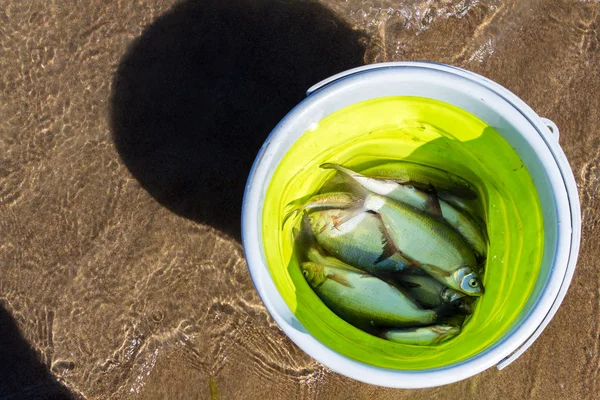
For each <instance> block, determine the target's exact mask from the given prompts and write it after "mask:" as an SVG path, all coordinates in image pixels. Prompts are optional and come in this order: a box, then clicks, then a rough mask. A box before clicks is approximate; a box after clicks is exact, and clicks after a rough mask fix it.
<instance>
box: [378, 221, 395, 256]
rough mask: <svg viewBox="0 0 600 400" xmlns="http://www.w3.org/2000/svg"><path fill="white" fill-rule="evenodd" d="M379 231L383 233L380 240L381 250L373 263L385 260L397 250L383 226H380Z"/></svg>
mask: <svg viewBox="0 0 600 400" xmlns="http://www.w3.org/2000/svg"><path fill="white" fill-rule="evenodd" d="M381 233H383V237H382V241H381V244H382V245H383V251H382V252H381V255H380V256H379V257H377V260H375V264H379V263H380V262H382V261H383V260H386V259H388V258H390V257H391V256H393V255H394V254H396V253H398V252H399V251H398V249H397V248H396V245H395V244H394V242H393V241H392V239H391V238H390V237H389V235H388V233H387V229H385V227H384V226H381Z"/></svg>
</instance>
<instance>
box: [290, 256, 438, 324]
mask: <svg viewBox="0 0 600 400" xmlns="http://www.w3.org/2000/svg"><path fill="white" fill-rule="evenodd" d="M300 269H301V271H302V274H303V275H304V277H305V279H306V281H307V282H308V284H309V285H310V286H311V287H312V289H313V290H314V292H315V293H316V294H317V296H318V297H319V298H320V299H321V300H322V301H323V303H324V304H325V305H326V306H327V307H328V308H329V309H330V310H331V311H333V312H334V313H335V314H336V315H338V316H339V317H340V318H342V319H343V320H345V321H346V322H348V323H350V324H352V325H355V326H357V327H361V326H376V327H382V328H398V327H409V326H420V325H431V324H433V323H435V321H436V320H437V319H438V318H440V316H441V312H438V311H437V310H426V309H423V308H421V307H420V306H419V305H418V304H417V303H415V302H414V300H412V299H411V298H410V297H409V296H408V295H406V294H404V293H403V292H401V291H400V290H399V289H398V288H396V287H394V286H393V285H390V284H388V283H386V282H384V281H383V280H381V279H379V278H377V277H375V276H373V275H370V274H369V273H367V272H364V271H361V270H359V269H357V268H354V267H352V266H350V265H348V266H346V267H345V268H342V267H337V266H336V267H333V266H328V265H322V264H317V263H315V262H304V263H302V264H300Z"/></svg>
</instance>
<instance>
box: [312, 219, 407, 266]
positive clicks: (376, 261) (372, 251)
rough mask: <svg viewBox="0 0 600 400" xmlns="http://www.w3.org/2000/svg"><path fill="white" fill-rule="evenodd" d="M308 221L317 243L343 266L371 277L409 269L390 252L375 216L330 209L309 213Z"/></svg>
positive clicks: (379, 222)
mask: <svg viewBox="0 0 600 400" xmlns="http://www.w3.org/2000/svg"><path fill="white" fill-rule="evenodd" d="M308 218H309V221H310V227H311V230H312V233H313V235H314V238H315V240H316V241H317V243H318V244H319V245H320V246H321V247H323V248H324V249H325V250H326V251H327V252H329V253H330V254H331V255H333V256H334V257H336V258H338V259H340V260H341V261H343V262H344V263H347V264H350V265H352V266H354V267H357V268H360V269H362V270H364V271H367V272H369V273H371V274H374V275H381V274H386V273H393V272H398V271H402V270H404V269H406V268H409V267H412V263H411V262H409V261H408V260H407V259H406V258H404V257H403V256H402V255H401V254H400V253H398V252H396V251H393V250H391V251H390V246H388V243H387V242H386V237H385V234H384V233H383V230H384V228H383V224H382V222H381V220H380V218H379V217H378V216H377V215H374V214H372V213H369V212H360V213H356V210H352V209H344V210H339V209H334V210H322V211H316V212H312V213H310V214H309V215H308ZM311 261H317V260H311Z"/></svg>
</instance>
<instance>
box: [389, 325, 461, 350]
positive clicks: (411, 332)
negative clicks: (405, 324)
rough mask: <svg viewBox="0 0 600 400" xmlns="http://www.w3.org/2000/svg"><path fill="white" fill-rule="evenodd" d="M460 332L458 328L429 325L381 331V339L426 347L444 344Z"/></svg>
mask: <svg viewBox="0 0 600 400" xmlns="http://www.w3.org/2000/svg"><path fill="white" fill-rule="evenodd" d="M459 332H460V328H459V327H458V326H453V325H444V324H440V325H431V326H423V327H416V328H405V329H390V330H386V331H383V332H382V333H381V337H383V338H384V339H387V340H389V341H391V342H395V343H401V344H413V345H421V346H427V345H431V344H437V343H441V342H444V341H446V340H448V339H450V338H452V337H454V336H456V335H458V333H459Z"/></svg>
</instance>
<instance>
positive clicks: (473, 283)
mask: <svg viewBox="0 0 600 400" xmlns="http://www.w3.org/2000/svg"><path fill="white" fill-rule="evenodd" d="M469 286H471V287H472V288H476V287H477V286H478V284H477V279H475V278H471V279H469Z"/></svg>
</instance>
